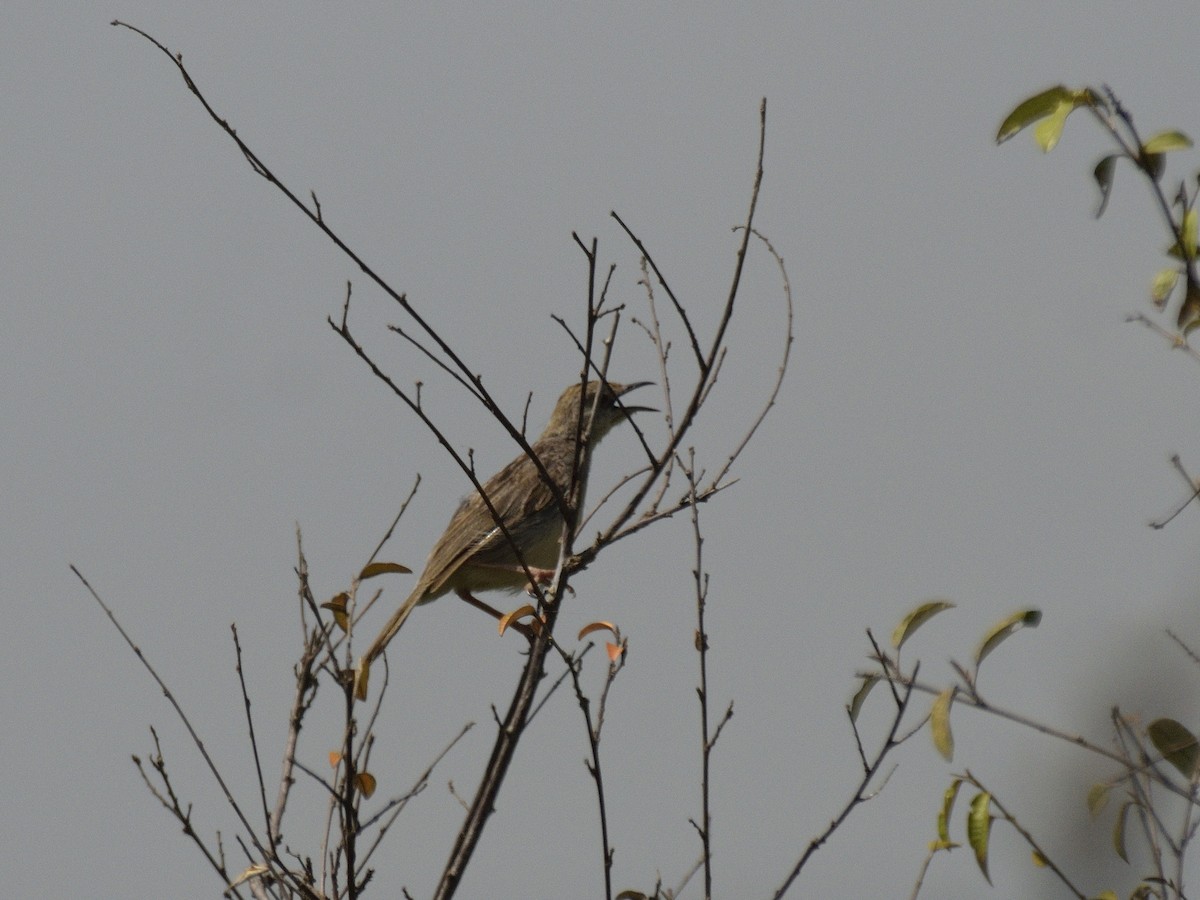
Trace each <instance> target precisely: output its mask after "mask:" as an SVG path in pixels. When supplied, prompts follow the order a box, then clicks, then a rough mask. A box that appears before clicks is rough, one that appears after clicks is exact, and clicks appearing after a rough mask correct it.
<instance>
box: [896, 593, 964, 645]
mask: <svg viewBox="0 0 1200 900" xmlns="http://www.w3.org/2000/svg"><path fill="white" fill-rule="evenodd" d="M953 608H954V604H953V603H951V602H950V601H949V600H930V601H929V602H928V603H922V604H921V605H920V606H918V607H917V608H916V609H914V610H913V611H912V612H910V613H909V614H908V615H907V616H905V617H904V618H903V619H901V620H900V624H899V625H897V626H896V630H895V631H893V632H892V646H893V647H895V648H896V649H897V650H899V649H900V648H901V647H902V646H903V645H904V642H905V641H907V640H908V639H909V638H910V637H912V635H913V632H915V631H916V630H917V629H918V628H920V627H921V626H922V625H924V624H925V623H926V622H928V621H929V620H930V619H932V618H933V617H934V616H936V615H937V614H938V613H940V612H944V611H945V610H947V609H953Z"/></svg>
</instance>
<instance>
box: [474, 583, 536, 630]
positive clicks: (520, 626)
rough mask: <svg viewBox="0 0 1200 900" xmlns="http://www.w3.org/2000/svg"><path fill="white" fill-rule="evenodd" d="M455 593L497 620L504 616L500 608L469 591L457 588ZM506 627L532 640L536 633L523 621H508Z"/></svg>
mask: <svg viewBox="0 0 1200 900" xmlns="http://www.w3.org/2000/svg"><path fill="white" fill-rule="evenodd" d="M455 593H457V594H458V596H459V599H460V600H465V601H466V602H467V603H469V604H471V605H472V606H473V607H475V608H476V609H481V610H483V611H484V612H485V613H487V614H488V615H489V616H491V617H492V618H493V619H496V620H499V619H503V618H504V615H505V614H504V613H502V612H500V610H498V609H496V608H495V607H494V606H488V605H487V604H486V603H484V602H483V601H482V600H480V599H479V598H478V597H475V596H474V595H473V594H472V593H471V592H470V591H466V590H459V591H455ZM508 627H509V628H513V629H516V630H517V631H519V632H521V634H523V635H525V637H527V638H529V639H530V640H533V639H534V637H536V635H535V634H534V632H533V629H532V628H530V627H529V626H528V625H526V624H525V623H524V622H510V623H509V624H508Z"/></svg>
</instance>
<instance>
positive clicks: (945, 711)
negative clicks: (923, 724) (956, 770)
mask: <svg viewBox="0 0 1200 900" xmlns="http://www.w3.org/2000/svg"><path fill="white" fill-rule="evenodd" d="M953 702H954V688H952V687H948V688H946V689H945V690H944V691H942V692H941V693H940V694H938V695H937V699H936V700H934V701H933V708H932V709H930V710H929V733H930V734H931V735H932V736H933V746H934V747H935V748H936V749H937V752H938V753H940V754H942V759H944V760H946V762H952V761H953V759H954V735H953V734H951V733H950V704H951V703H953Z"/></svg>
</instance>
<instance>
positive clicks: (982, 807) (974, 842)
mask: <svg viewBox="0 0 1200 900" xmlns="http://www.w3.org/2000/svg"><path fill="white" fill-rule="evenodd" d="M991 804H992V795H991V794H989V793H987V792H983V793H979V794H976V795H975V796H974V797H973V798H972V800H971V812H970V813H968V815H967V843H968V844H970V845H971V849H972V850H974V851H975V862H976V863H978V864H979V871H981V872H983V877H984V878H986V879H987V883H988V884H991V883H992V878H991V876H990V875H988V867H987V864H988V840H989V838H990V837H991V834H992V811H991Z"/></svg>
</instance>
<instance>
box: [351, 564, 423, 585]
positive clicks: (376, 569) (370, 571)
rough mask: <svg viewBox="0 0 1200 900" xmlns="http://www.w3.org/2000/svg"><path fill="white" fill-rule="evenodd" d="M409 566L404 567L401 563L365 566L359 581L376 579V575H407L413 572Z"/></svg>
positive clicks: (359, 574)
mask: <svg viewBox="0 0 1200 900" xmlns="http://www.w3.org/2000/svg"><path fill="white" fill-rule="evenodd" d="M411 571H412V569H410V568H409V567H408V566H402V565H400V563H393V562H375V563H371V564H370V565H367V566H364V567H363V570H362V571H361V572H359V573H358V579H359V581H366V580H367V579H368V578H374V577H375V576H376V575H388V574H392V575H407V574H408V573H409V572H411Z"/></svg>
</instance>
